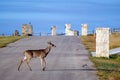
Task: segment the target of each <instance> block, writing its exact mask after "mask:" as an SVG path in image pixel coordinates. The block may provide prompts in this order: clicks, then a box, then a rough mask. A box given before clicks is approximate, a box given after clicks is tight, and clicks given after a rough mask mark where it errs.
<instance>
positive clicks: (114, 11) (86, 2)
mask: <svg viewBox="0 0 120 80" xmlns="http://www.w3.org/2000/svg"><path fill="white" fill-rule="evenodd" d="M29 22H31V24H32V25H33V29H34V33H39V32H42V33H46V32H51V31H50V28H51V26H52V25H56V26H57V32H58V33H62V32H64V25H65V24H67V23H68V24H71V27H72V29H73V30H78V31H80V30H81V24H84V23H85V24H88V29H89V30H93V29H95V28H96V27H110V28H112V27H120V0H104V1H103V0H0V34H2V33H4V34H12V33H13V32H14V31H15V30H16V29H17V30H19V32H20V33H21V26H22V24H24V23H26V24H28V23H29Z"/></svg>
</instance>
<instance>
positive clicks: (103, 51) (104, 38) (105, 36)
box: [96, 28, 109, 58]
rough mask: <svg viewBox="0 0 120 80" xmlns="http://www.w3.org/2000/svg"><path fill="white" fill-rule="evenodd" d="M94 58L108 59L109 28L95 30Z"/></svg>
mask: <svg viewBox="0 0 120 80" xmlns="http://www.w3.org/2000/svg"><path fill="white" fill-rule="evenodd" d="M96 57H108V58H109V28H97V29H96Z"/></svg>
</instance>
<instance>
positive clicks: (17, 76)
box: [0, 36, 97, 80]
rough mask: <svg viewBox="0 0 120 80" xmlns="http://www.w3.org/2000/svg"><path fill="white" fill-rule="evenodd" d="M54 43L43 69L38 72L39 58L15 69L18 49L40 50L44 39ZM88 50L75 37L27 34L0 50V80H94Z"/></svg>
mask: <svg viewBox="0 0 120 80" xmlns="http://www.w3.org/2000/svg"><path fill="white" fill-rule="evenodd" d="M48 40H52V42H53V43H54V44H55V45H56V46H57V47H56V48H53V49H52V50H51V52H50V53H49V54H48V56H47V58H46V61H47V68H46V71H42V69H41V65H40V60H39V59H38V58H36V59H32V60H31V62H30V65H31V67H32V70H33V71H29V70H28V68H27V65H26V63H24V64H23V65H22V66H21V69H20V72H19V71H17V67H18V65H19V62H20V59H21V58H23V54H22V52H23V51H24V50H26V49H40V48H45V47H46V46H47V43H46V42H47V41H48ZM88 56H89V55H88V52H87V51H86V50H85V48H84V46H83V45H82V44H81V42H80V40H79V38H78V37H65V36H54V37H30V38H25V39H21V40H19V41H17V42H15V43H11V44H9V45H8V46H7V47H4V48H1V49H0V80H97V76H96V69H95V68H93V67H92V65H93V64H92V63H91V62H90V60H89V58H88Z"/></svg>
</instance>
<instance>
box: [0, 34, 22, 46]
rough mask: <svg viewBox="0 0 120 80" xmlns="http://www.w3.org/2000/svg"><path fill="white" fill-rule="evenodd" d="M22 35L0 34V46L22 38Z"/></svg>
mask: <svg viewBox="0 0 120 80" xmlns="http://www.w3.org/2000/svg"><path fill="white" fill-rule="evenodd" d="M21 38H22V37H21V36H0V48H2V47H5V46H6V45H7V44H9V43H12V42H15V41H17V40H19V39H21Z"/></svg>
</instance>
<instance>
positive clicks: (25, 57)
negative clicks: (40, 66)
mask: <svg viewBox="0 0 120 80" xmlns="http://www.w3.org/2000/svg"><path fill="white" fill-rule="evenodd" d="M26 59H27V58H26V56H25V57H24V59H23V60H21V61H20V64H19V66H18V71H19V70H20V67H21V65H22V63H23V62H24V61H25V60H26Z"/></svg>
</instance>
